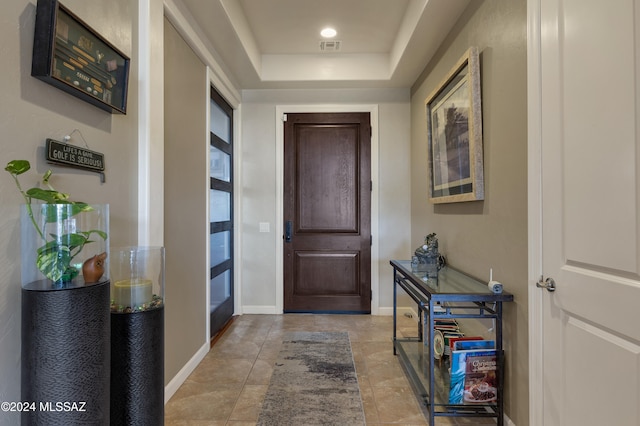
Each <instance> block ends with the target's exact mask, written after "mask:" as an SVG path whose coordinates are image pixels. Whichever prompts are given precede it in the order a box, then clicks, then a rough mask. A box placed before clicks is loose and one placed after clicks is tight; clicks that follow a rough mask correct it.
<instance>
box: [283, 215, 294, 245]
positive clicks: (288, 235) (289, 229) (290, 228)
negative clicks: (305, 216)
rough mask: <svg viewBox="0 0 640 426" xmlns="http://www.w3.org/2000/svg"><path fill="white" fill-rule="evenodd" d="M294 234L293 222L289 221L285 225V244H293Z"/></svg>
mask: <svg viewBox="0 0 640 426" xmlns="http://www.w3.org/2000/svg"><path fill="white" fill-rule="evenodd" d="M292 233H293V222H292V221H290V220H288V221H287V222H286V223H285V224H284V242H285V243H290V242H291V234H292Z"/></svg>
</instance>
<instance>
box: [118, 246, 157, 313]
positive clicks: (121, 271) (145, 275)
mask: <svg viewBox="0 0 640 426" xmlns="http://www.w3.org/2000/svg"><path fill="white" fill-rule="evenodd" d="M110 257H111V312H112V313H124V314H128V313H135V312H142V311H147V310H152V309H157V308H161V307H163V306H164V247H123V248H116V249H112V250H111V256H110Z"/></svg>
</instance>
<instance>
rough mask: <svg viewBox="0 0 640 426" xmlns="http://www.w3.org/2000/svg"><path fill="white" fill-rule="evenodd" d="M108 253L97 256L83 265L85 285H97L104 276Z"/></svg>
mask: <svg viewBox="0 0 640 426" xmlns="http://www.w3.org/2000/svg"><path fill="white" fill-rule="evenodd" d="M106 258H107V253H106V252H104V253H101V254H96V255H95V256H93V257H91V258H89V259H87V260H85V261H84V263H83V264H82V276H83V277H84V282H85V283H95V282H97V281H98V280H99V279H100V277H101V276H102V275H103V274H104V260H105V259H106Z"/></svg>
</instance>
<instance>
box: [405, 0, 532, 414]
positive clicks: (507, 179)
mask: <svg viewBox="0 0 640 426" xmlns="http://www.w3.org/2000/svg"><path fill="white" fill-rule="evenodd" d="M526 17H527V15H526V1H525V0H485V1H480V0H476V1H473V2H471V3H470V5H469V7H468V9H467V10H466V11H465V13H464V14H463V16H462V17H461V18H460V20H459V22H458V23H457V25H456V26H455V28H454V29H453V30H452V32H451V33H450V34H449V36H448V37H447V38H446V40H445V41H444V43H443V45H442V46H441V47H440V49H439V51H438V52H437V54H436V56H435V58H434V59H433V60H432V61H431V62H430V63H429V64H428V65H427V67H426V69H425V71H424V72H423V75H422V76H421V78H420V79H419V80H418V81H417V82H416V83H415V85H414V86H413V88H412V96H411V183H412V188H411V229H412V237H413V240H412V246H413V247H416V246H417V245H418V244H419V243H420V242H421V239H422V238H423V237H424V235H426V234H428V233H430V232H436V233H437V235H438V239H439V242H440V248H441V251H442V252H443V253H444V254H445V255H446V257H447V259H448V261H449V262H450V264H451V265H453V266H456V267H458V268H460V269H462V270H464V271H465V272H467V273H469V274H471V275H473V276H475V277H477V278H479V279H482V280H488V278H489V269H490V268H493V275H494V279H497V280H499V281H501V282H503V283H504V285H505V289H506V290H507V291H509V292H511V293H513V294H514V296H515V302H514V303H510V304H508V305H507V306H506V307H505V316H504V330H505V334H504V344H505V351H506V380H505V382H506V395H505V403H506V405H505V408H506V413H507V415H508V416H509V418H510V419H511V420H512V421H513V422H514V423H515V424H517V425H519V426H521V425H525V424H528V406H529V402H528V362H527V359H528V358H527V357H528V341H527V340H528V333H527V330H528V327H527V156H526V152H527V99H526V86H527V80H526V77H527V76H526V26H527V21H526ZM469 46H477V47H478V49H479V51H480V52H481V56H480V60H481V75H482V77H481V79H482V83H481V84H482V112H483V133H484V176H485V200H484V201H477V202H469V203H457V204H441V205H433V204H430V203H429V202H428V199H427V190H428V169H427V160H426V159H427V137H426V135H427V129H426V119H425V105H424V102H425V99H426V98H427V96H429V94H430V93H431V92H432V90H434V89H435V88H436V87H437V85H438V84H439V82H440V81H441V79H442V78H443V77H444V76H445V74H446V73H447V72H448V71H449V69H450V68H451V67H452V66H453V65H454V64H455V63H456V61H457V60H458V59H459V58H460V57H461V56H462V55H463V53H464V52H465V51H466V50H467V49H468V48H469Z"/></svg>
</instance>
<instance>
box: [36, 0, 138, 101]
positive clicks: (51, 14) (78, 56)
mask: <svg viewBox="0 0 640 426" xmlns="http://www.w3.org/2000/svg"><path fill="white" fill-rule="evenodd" d="M31 75H32V76H33V77H36V78H38V79H40V80H42V81H44V82H46V83H49V84H51V85H53V86H55V87H57V88H59V89H61V90H63V91H64V92H67V93H69V94H71V95H73V96H76V97H78V98H80V99H82V100H84V101H87V102H89V103H90V104H92V105H95V106H97V107H98V108H101V109H103V110H105V111H108V112H111V113H120V114H126V112H127V86H128V82H129V58H128V57H127V56H125V55H124V54H123V53H122V52H121V51H119V50H118V49H117V48H116V47H115V46H113V45H112V44H111V43H109V42H108V41H107V40H106V39H104V38H103V37H101V36H100V35H99V34H98V33H96V32H95V31H94V30H93V29H92V28H91V27H89V26H88V25H87V24H86V23H84V22H83V21H82V20H81V19H80V18H78V17H77V16H76V15H74V14H73V13H72V12H71V11H70V10H69V9H67V8H66V7H64V6H63V5H61V4H60V3H59V2H58V0H38V5H37V8H36V22H35V33H34V39H33V57H32V63H31Z"/></svg>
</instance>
